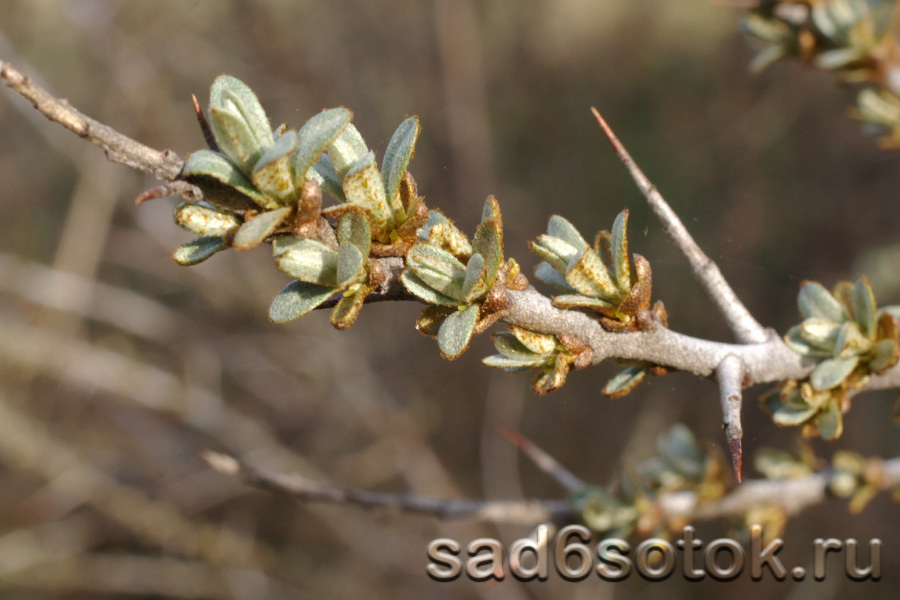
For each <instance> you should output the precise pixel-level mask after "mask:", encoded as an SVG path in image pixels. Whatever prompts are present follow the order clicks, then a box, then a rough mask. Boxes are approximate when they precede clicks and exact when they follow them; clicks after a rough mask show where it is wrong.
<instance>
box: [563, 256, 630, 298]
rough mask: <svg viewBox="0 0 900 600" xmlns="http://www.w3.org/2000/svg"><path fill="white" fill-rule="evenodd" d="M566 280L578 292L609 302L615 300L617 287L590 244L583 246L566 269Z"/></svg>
mask: <svg viewBox="0 0 900 600" xmlns="http://www.w3.org/2000/svg"><path fill="white" fill-rule="evenodd" d="M566 282H567V283H568V284H569V285H571V286H572V287H573V288H575V289H576V290H578V292H579V293H581V294H584V295H585V296H591V297H593V298H600V299H602V300H607V301H609V302H617V301H618V298H617V291H618V290H617V289H616V287H615V285H614V284H613V282H612V278H611V277H610V275H609V271H608V270H607V269H606V265H604V264H603V261H601V260H600V257H599V256H597V253H596V252H594V249H593V248H591V247H590V246H585V247H584V249H583V250H582V251H581V253H580V255H579V256H578V257H577V258H576V259H575V260H574V261H573V262H572V263H571V264H570V266H569V267H568V269H567V270H566Z"/></svg>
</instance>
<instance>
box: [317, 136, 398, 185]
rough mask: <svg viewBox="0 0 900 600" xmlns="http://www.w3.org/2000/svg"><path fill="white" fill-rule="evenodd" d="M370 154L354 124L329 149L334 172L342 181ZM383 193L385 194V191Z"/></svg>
mask: <svg viewBox="0 0 900 600" xmlns="http://www.w3.org/2000/svg"><path fill="white" fill-rule="evenodd" d="M368 153H369V148H368V146H366V142H365V140H363V137H362V135H360V133H359V130H358V129H357V128H356V126H354V125H353V123H348V124H347V126H346V127H344V129H343V130H341V133H340V134H339V135H338V136H337V138H335V140H334V142H332V144H331V145H330V146H329V147H328V157H329V159H330V160H331V163H332V165H333V166H334V171H335V172H336V173H337V174H338V177H339V178H340V179H342V180H343V178H344V177H345V176H346V175H347V171H349V170H350V169H351V168H352V167H353V165H355V164H356V163H358V162H359V161H360V160H362V159H363V158H364V157H365V156H366V154H368ZM381 193H382V194H383V193H384V190H383V189H382V191H381Z"/></svg>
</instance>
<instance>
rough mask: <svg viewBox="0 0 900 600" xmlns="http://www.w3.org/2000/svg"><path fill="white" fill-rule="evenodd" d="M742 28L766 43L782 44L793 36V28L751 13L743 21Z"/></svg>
mask: <svg viewBox="0 0 900 600" xmlns="http://www.w3.org/2000/svg"><path fill="white" fill-rule="evenodd" d="M741 28H742V29H743V30H744V31H746V32H747V33H749V34H750V35H752V36H754V37H757V38H759V39H761V40H763V41H766V42H773V43H777V42H782V41H786V40H788V39H789V38H790V36H791V28H790V27H789V26H788V25H787V24H786V23H783V22H781V21H778V20H776V19H770V18H767V17H764V16H762V15H759V14H756V13H750V14H748V15H747V16H745V17H744V18H743V19H742V20H741Z"/></svg>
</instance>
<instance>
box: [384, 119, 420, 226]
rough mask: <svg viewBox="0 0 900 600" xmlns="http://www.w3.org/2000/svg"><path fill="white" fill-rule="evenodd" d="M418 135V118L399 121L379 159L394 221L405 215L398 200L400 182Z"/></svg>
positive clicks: (400, 220) (414, 148)
mask: <svg viewBox="0 0 900 600" xmlns="http://www.w3.org/2000/svg"><path fill="white" fill-rule="evenodd" d="M418 137H419V119H418V117H410V118H408V119H406V120H405V121H403V122H402V123H400V126H399V127H397V130H396V131H394V135H392V136H391V141H390V142H388V145H387V149H386V150H385V151H384V158H383V159H382V160H381V177H382V179H383V180H384V190H385V194H386V196H387V201H388V205H389V206H390V207H391V212H392V213H393V215H394V221H395V222H396V223H400V222H402V221H403V219H404V217H405V215H404V214H403V204H402V202H401V201H400V182H401V181H402V180H403V175H404V174H405V173H406V169H407V167H408V166H409V161H410V160H412V157H413V155H414V154H415V151H416V138H418Z"/></svg>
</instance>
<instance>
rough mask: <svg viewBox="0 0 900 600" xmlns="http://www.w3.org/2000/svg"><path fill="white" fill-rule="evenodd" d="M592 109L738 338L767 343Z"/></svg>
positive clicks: (762, 331)
mask: <svg viewBox="0 0 900 600" xmlns="http://www.w3.org/2000/svg"><path fill="white" fill-rule="evenodd" d="M591 110H592V111H593V113H594V116H595V117H597V122H598V123H600V127H601V128H602V129H603V132H604V133H605V134H606V136H607V137H608V138H609V142H610V144H612V147H613V148H614V149H615V151H616V153H617V154H618V155H619V159H620V160H621V161H622V163H624V165H625V168H627V169H628V172H629V173H630V174H631V177H632V179H634V182H635V184H636V185H637V186H638V189H639V190H641V193H642V194H643V195H644V198H645V199H646V200H647V203H648V204H649V205H650V208H652V209H653V212H654V213H656V216H657V217H658V218H659V220H660V221H661V222H662V224H663V228H664V229H665V230H666V233H668V234H669V237H671V238H672V240H673V241H674V242H675V245H676V246H678V249H679V250H681V252H682V253H683V254H684V255H685V256H686V257H687V259H688V262H689V263H690V264H691V270H692V271H693V272H694V276H695V277H696V278H697V279H698V281H700V284H701V285H703V287H704V289H705V290H706V293H707V294H708V295H709V297H710V298H712V300H713V302H715V303H716V306H717V307H718V308H719V311H720V312H721V313H722V315H723V316H724V317H725V320H726V321H727V322H728V326H729V327H730V328H731V330H732V332H733V333H734V335H735V337H736V338H737V339H738V341H740V342H742V343H745V344H754V343H755V344H762V343H765V342H766V340H768V339H769V334H768V333H767V332H766V330H765V328H764V327H763V326H762V325H760V324H759V322H757V320H756V319H755V318H753V315H751V314H750V311H748V310H747V308H746V307H745V306H744V305H743V303H742V302H741V301H740V299H738V297H737V294H735V293H734V290H732V289H731V286H730V285H728V282H727V281H726V280H725V277H724V276H723V275H722V272H721V271H720V270H719V267H717V266H716V263H714V262H713V261H712V259H710V258H709V257H708V256H707V255H706V254H705V253H704V252H703V250H701V249H700V246H698V245H697V242H695V241H694V238H693V237H691V234H690V233H689V232H688V230H687V228H686V227H685V226H684V223H682V222H681V219H680V218H679V217H678V215H676V214H675V211H673V210H672V207H671V206H669V204H668V203H667V202H666V200H665V198H663V197H662V194H660V193H659V191H658V190H657V189H656V186H654V185H653V184H652V183H651V182H650V180H649V179H647V176H646V175H644V172H643V171H641V169H640V167H638V166H637V163H635V162H634V159H633V158H631V155H630V154H629V153H628V150H626V149H625V146H623V145H622V142H620V141H619V138H617V137H616V134H615V133H613V130H612V129H611V128H610V126H609V125H608V124H607V122H606V121H605V120H604V119H603V117H602V116H601V115H600V113H599V112H598V111H597V109H596V108H591Z"/></svg>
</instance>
